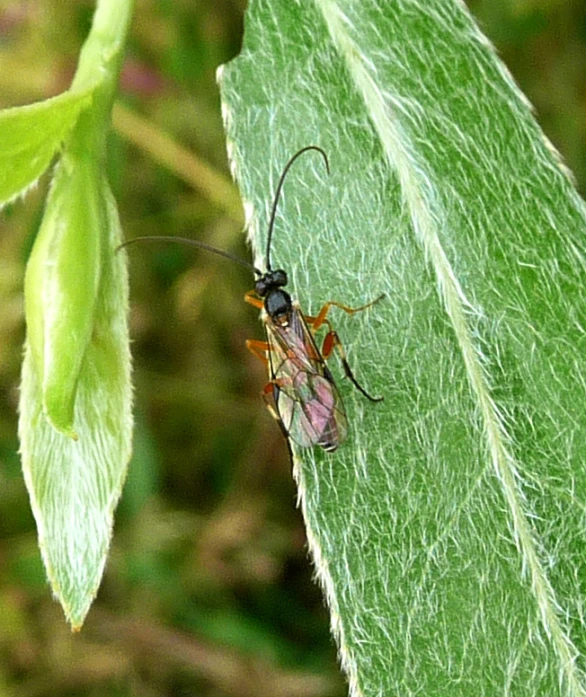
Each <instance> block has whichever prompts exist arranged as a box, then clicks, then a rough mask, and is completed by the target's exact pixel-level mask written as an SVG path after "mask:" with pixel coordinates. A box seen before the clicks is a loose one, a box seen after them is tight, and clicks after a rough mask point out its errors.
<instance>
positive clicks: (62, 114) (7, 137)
mask: <svg viewBox="0 0 586 697" xmlns="http://www.w3.org/2000/svg"><path fill="white" fill-rule="evenodd" d="M90 102H91V94H89V93H88V92H77V93H71V92H65V93H64V94H61V95H59V96H58V97H54V98H53V99H47V100H45V101H44V102H38V103H37V104H30V105H26V106H22V107H15V108H13V109H5V110H4V111H0V133H2V138H0V204H5V203H8V202H9V201H10V200H11V199H13V198H14V197H15V196H18V194H20V193H23V192H24V191H25V190H26V189H27V188H28V187H30V186H32V185H33V184H34V183H35V182H36V181H37V179H38V178H39V177H40V176H41V174H43V172H44V171H45V170H46V169H47V167H48V166H49V164H50V162H51V160H52V159H53V157H54V156H55V154H56V153H57V152H58V151H59V149H60V148H61V145H62V143H63V141H64V140H65V138H66V136H67V134H68V133H69V131H70V130H71V128H72V127H73V125H74V124H75V122H76V120H77V117H78V116H79V113H80V111H81V110H82V109H83V108H85V107H87V106H88V104H89V103H90Z"/></svg>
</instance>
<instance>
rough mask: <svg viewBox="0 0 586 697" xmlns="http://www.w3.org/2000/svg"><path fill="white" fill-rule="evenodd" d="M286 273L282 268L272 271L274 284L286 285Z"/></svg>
mask: <svg viewBox="0 0 586 697" xmlns="http://www.w3.org/2000/svg"><path fill="white" fill-rule="evenodd" d="M288 280H289V279H288V278H287V274H286V272H285V271H283V269H277V270H276V271H273V282H274V284H275V285H276V286H279V287H281V286H286V285H287V283H288Z"/></svg>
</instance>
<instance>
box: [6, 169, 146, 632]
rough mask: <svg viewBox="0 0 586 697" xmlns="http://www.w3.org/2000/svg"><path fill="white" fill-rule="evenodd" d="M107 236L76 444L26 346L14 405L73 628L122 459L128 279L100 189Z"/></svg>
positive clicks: (48, 561)
mask: <svg viewBox="0 0 586 697" xmlns="http://www.w3.org/2000/svg"><path fill="white" fill-rule="evenodd" d="M100 196H101V199H102V200H103V201H104V202H105V203H106V210H105V211H104V217H105V218H106V221H107V225H106V231H107V232H106V235H105V238H104V249H103V253H102V260H103V264H102V275H101V279H100V284H99V289H98V293H97V298H96V302H95V311H94V313H93V319H94V322H93V331H92V335H91V339H90V341H89V344H88V345H87V347H86V350H85V353H84V354H83V360H82V362H81V368H80V370H79V378H78V381H77V389H76V396H75V406H74V414H73V425H74V429H75V435H76V438H75V439H73V438H71V437H70V436H69V435H66V434H63V433H61V432H59V431H57V430H55V428H54V427H53V426H52V425H51V423H50V422H49V420H48V419H47V417H46V415H45V413H44V411H43V390H42V384H41V382H40V380H39V373H38V371H37V369H36V364H35V361H34V356H33V352H32V351H31V348H30V344H29V342H28V341H27V345H26V347H25V360H24V365H23V374H22V387H21V391H22V395H21V401H20V411H21V414H20V428H19V431H20V433H19V435H20V439H21V451H22V461H23V470H24V475H25V479H26V483H27V487H28V490H29V495H30V498H31V506H32V509H33V513H34V515H35V519H36V521H37V528H38V533H39V545H40V548H41V552H42V554H43V560H44V562H45V567H46V569H47V574H48V576H49V580H50V582H51V586H52V588H53V591H54V593H55V594H56V595H57V597H58V598H59V601H60V602H61V604H62V605H63V608H64V610H65V614H66V616H67V618H68V620H69V621H70V622H71V624H72V626H73V627H74V628H79V627H80V626H81V624H82V622H83V619H84V618H85V615H86V613H87V611H88V609H89V607H90V605H91V602H92V600H93V598H94V596H95V594H96V591H97V589H98V586H99V583H100V580H101V577H102V573H103V570H104V565H105V563H106V555H107V551H108V545H109V542H110V536H111V532H112V518H113V513H114V508H115V506H116V503H117V501H118V498H119V496H120V492H121V489H122V484H123V482H124V478H125V476H126V466H127V462H128V460H129V458H130V443H131V435H132V416H131V410H130V405H131V404H130V403H131V390H130V353H129V343H128V329H127V323H126V315H127V310H128V281H127V274H126V264H125V260H124V258H123V255H122V254H116V253H115V248H116V246H117V245H118V244H119V243H120V224H119V221H118V214H117V210H116V204H115V201H114V199H113V197H112V195H111V193H110V191H109V188H108V185H107V183H106V182H105V181H102V190H101V191H100Z"/></svg>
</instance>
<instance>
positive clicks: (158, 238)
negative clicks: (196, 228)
mask: <svg viewBox="0 0 586 697" xmlns="http://www.w3.org/2000/svg"><path fill="white" fill-rule="evenodd" d="M135 242H177V243H178V244H185V245H189V246H191V247H199V248H200V249H205V250H207V251H208V252H213V253H214V254H218V255H219V256H221V257H225V258H226V259H231V260H232V261H235V262H236V263H237V264H240V266H246V268H247V269H251V270H252V271H253V272H254V273H255V274H256V275H257V276H262V271H259V270H258V269H257V268H256V266H253V265H252V264H249V263H248V262H247V261H245V260H244V259H241V258H240V257H237V256H235V255H234V254H230V252H225V251H224V250H223V249H218V248H217V247H212V245H211V244H206V243H205V242H200V241H199V240H190V239H189V238H187V237H171V236H169V235H149V236H148V237H133V238H132V239H131V240H126V242H123V243H122V244H119V245H118V246H117V247H116V251H117V252H118V251H119V250H121V249H122V248H123V247H128V246H129V245H131V244H134V243H135Z"/></svg>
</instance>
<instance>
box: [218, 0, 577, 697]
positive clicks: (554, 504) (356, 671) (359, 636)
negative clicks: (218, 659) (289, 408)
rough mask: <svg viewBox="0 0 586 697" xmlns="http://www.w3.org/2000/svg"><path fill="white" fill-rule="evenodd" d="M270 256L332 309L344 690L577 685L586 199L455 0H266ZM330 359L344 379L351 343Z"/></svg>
mask: <svg viewBox="0 0 586 697" xmlns="http://www.w3.org/2000/svg"><path fill="white" fill-rule="evenodd" d="M221 87H222V95H223V101H224V105H223V106H224V113H225V119H226V125H227V130H228V137H229V150H230V153H231V156H232V159H233V166H234V169H235V171H236V174H237V178H238V180H239V183H240V186H241V190H242V193H243V196H244V198H245V201H247V205H248V210H249V218H250V220H251V229H250V234H251V237H252V241H253V246H254V248H255V250H256V251H257V264H259V265H262V263H263V245H264V240H265V236H266V232H265V231H266V227H267V219H268V211H269V209H270V204H271V199H272V196H273V194H274V191H275V185H276V181H277V178H278V176H279V174H280V172H281V171H282V169H283V166H284V165H285V163H286V161H287V160H288V159H289V157H290V156H291V155H293V153H294V152H295V151H296V150H298V149H300V148H302V147H304V146H306V145H309V144H316V145H320V146H321V147H323V148H324V149H325V150H326V152H327V153H328V154H329V157H330V164H331V176H330V177H327V176H326V175H325V173H324V171H323V167H322V162H321V160H320V159H319V157H318V156H317V155H316V154H315V153H308V154H307V155H304V156H303V159H301V160H299V161H298V162H297V163H296V164H295V165H294V168H292V170H291V173H290V175H289V177H288V179H287V181H286V183H285V186H284V192H283V193H284V196H283V198H282V200H281V204H280V208H279V214H278V216H277V221H276V227H275V237H274V244H273V250H272V260H273V265H274V266H275V267H277V266H282V267H283V268H285V269H286V270H287V271H288V272H289V273H290V286H291V289H292V292H294V294H295V295H296V296H297V297H298V298H299V299H300V301H301V304H302V307H303V308H304V309H305V311H306V312H308V313H312V314H315V313H316V312H317V311H318V310H319V308H320V306H321V304H322V303H323V302H325V301H327V300H330V299H336V300H339V301H341V302H343V303H347V304H349V305H360V304H361V303H363V302H365V301H367V300H369V299H371V298H373V297H375V296H377V295H378V294H379V293H381V292H384V293H385V294H386V300H384V301H383V302H381V303H378V304H377V305H375V306H374V307H373V308H371V309H370V310H368V312H364V313H361V314H358V315H355V316H352V317H348V316H346V315H344V314H343V313H341V312H338V311H336V310H335V309H333V310H332V312H331V315H330V316H331V320H332V322H333V323H335V327H336V329H337V330H338V332H339V334H340V336H341V338H342V340H343V341H345V345H346V348H347V350H348V354H349V362H350V363H351V365H352V367H353V368H354V370H355V372H356V376H357V378H358V380H359V381H360V382H361V383H362V384H364V386H365V387H366V388H367V389H368V390H369V391H370V392H371V393H374V394H384V396H385V401H384V402H383V403H382V404H371V403H369V402H368V401H366V400H365V399H364V398H363V397H362V396H361V395H360V394H358V393H357V392H356V391H355V390H353V388H352V385H351V384H349V382H348V381H347V380H346V381H344V380H339V385H340V389H341V391H342V394H343V397H344V400H345V404H346V408H347V412H348V417H349V421H350V434H349V440H348V442H347V443H346V444H344V445H343V446H342V447H341V448H340V449H339V451H337V452H336V453H334V454H326V453H324V452H322V451H320V450H319V449H313V450H312V449H306V450H301V449H297V450H296V453H295V454H296V468H295V469H296V476H297V479H298V483H299V491H300V497H301V505H302V509H303V513H304V516H305V520H306V523H307V528H308V537H309V543H310V548H311V551H312V554H313V556H314V559H315V564H316V568H317V574H318V577H319V579H320V581H321V583H322V585H323V587H324V590H325V593H326V597H327V601H328V604H329V606H330V609H331V613H332V626H333V630H334V633H335V636H336V639H337V641H338V643H339V648H340V657H341V661H342V664H343V667H344V669H345V671H346V673H347V675H348V679H349V681H350V685H351V689H352V693H353V694H355V695H364V696H365V697H370V696H374V695H414V694H418V695H419V694H421V695H426V697H431V696H433V695H450V697H457V696H458V695H462V696H466V697H469V696H470V695H504V694H514V695H516V696H522V695H527V696H535V695H548V696H553V695H564V696H572V697H576V696H578V695H581V696H583V695H586V680H585V678H584V667H585V665H584V652H585V649H586V632H585V631H584V629H585V628H584V621H583V617H584V614H585V611H586V604H585V594H586V584H585V583H584V579H585V578H586V575H585V574H586V566H585V562H584V559H585V558H586V544H585V537H584V512H585V510H586V507H585V502H586V467H585V466H584V452H585V446H586V408H585V407H586V405H585V402H586V394H585V381H584V375H586V340H585V328H586V263H585V260H586V237H585V235H584V232H585V209H584V204H583V202H582V201H581V200H580V199H579V197H578V196H577V194H576V192H575V191H574V189H573V186H572V183H571V181H570V179H569V177H568V175H567V173H566V172H565V171H564V170H563V168H562V167H561V165H560V163H559V159H558V156H557V155H556V153H555V152H554V151H553V149H552V147H551V145H550V144H549V143H548V142H547V141H546V139H545V138H544V136H543V134H542V133H541V131H540V130H539V128H538V126H537V125H536V123H535V120H534V118H533V116H532V114H531V110H530V107H529V105H528V104H527V102H526V100H525V99H524V97H523V96H522V95H521V94H520V93H519V91H518V89H517V87H516V86H515V85H514V83H513V81H512V79H511V78H510V76H509V75H508V73H507V71H506V69H505V68H504V67H503V65H502V64H501V63H500V61H499V59H498V58H497V57H496V55H495V53H494V51H493V49H492V47H491V46H490V45H489V43H488V41H487V40H486V39H485V38H484V37H483V36H482V35H481V33H480V32H479V30H478V29H477V27H476V26H475V25H474V23H473V21H472V19H471V18H470V16H469V15H468V13H467V11H466V9H465V8H464V5H463V3H461V2H458V1H456V0H428V1H427V2H425V3H417V2H401V1H399V2H392V3H389V2H384V1H383V0H371V1H370V2H367V3H359V2H350V0H343V1H342V0H340V1H339V2H333V1H330V0H316V2H315V3H291V2H288V1H286V0H270V2H269V0H262V1H259V0H253V1H252V2H251V3H250V6H249V10H248V12H247V21H246V35H245V41H244V48H243V51H242V54H241V55H240V56H239V57H238V58H237V59H236V60H235V61H233V63H231V64H230V65H229V66H227V67H226V68H225V69H224V73H223V77H222V79H221ZM333 363H334V365H333V367H332V371H333V372H334V373H335V374H336V375H337V376H339V375H340V373H341V371H340V370H339V369H336V365H335V361H333Z"/></svg>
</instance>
